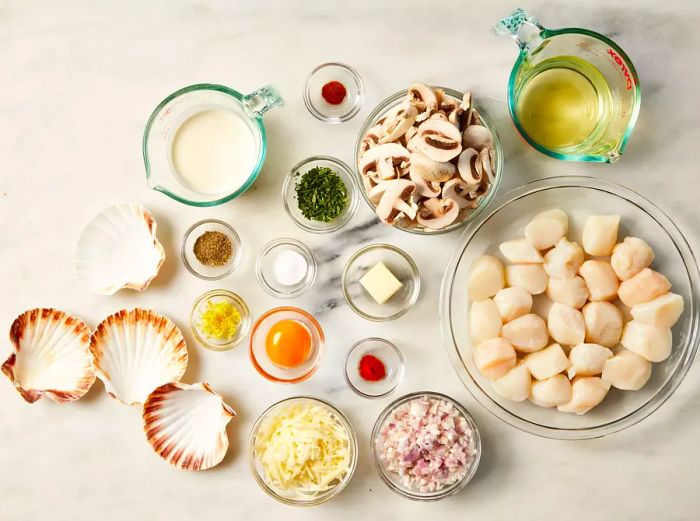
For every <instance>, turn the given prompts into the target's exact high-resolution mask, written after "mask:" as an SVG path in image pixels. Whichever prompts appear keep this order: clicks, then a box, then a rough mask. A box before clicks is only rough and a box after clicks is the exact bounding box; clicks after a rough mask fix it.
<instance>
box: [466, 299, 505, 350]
mask: <svg viewBox="0 0 700 521" xmlns="http://www.w3.org/2000/svg"><path fill="white" fill-rule="evenodd" d="M500 334H501V315H500V314H499V313H498V308H497V307H496V304H495V303H494V302H493V300H491V299H490V298H487V299H484V300H477V301H476V302H472V306H471V308H469V337H470V338H471V341H472V342H474V343H475V344H478V343H480V342H483V341H484V340H489V339H491V338H496V337H497V336H499V335H500Z"/></svg>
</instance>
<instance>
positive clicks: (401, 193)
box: [355, 83, 503, 235]
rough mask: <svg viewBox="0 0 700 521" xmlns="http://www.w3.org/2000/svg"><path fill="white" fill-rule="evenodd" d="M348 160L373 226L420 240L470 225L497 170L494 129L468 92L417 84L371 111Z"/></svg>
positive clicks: (493, 187) (492, 189) (491, 190)
mask: <svg viewBox="0 0 700 521" xmlns="http://www.w3.org/2000/svg"><path fill="white" fill-rule="evenodd" d="M355 158H356V160H355V167H356V172H357V175H358V180H359V184H360V186H362V187H363V189H362V190H361V192H362V194H363V196H364V198H365V200H366V201H367V204H369V205H370V207H371V208H372V209H373V210H374V211H375V212H376V214H377V217H379V220H380V221H382V222H384V223H386V224H389V225H392V226H395V227H396V228H399V229H401V230H404V231H407V232H410V233H416V234H424V235H429V234H436V233H445V232H450V231H452V230H455V229H457V228H459V227H461V226H463V225H464V224H465V223H467V222H469V221H470V220H472V219H474V218H475V217H476V216H477V215H478V214H479V213H480V212H481V211H482V210H483V209H484V208H485V207H486V206H487V205H488V203H489V201H491V199H492V198H493V196H494V194H495V193H496V191H497V189H498V185H499V184H500V182H501V177H502V171H503V151H502V148H501V142H500V140H499V138H498V134H497V132H496V127H495V125H494V124H493V122H492V121H491V119H490V118H489V117H488V115H487V114H486V113H485V112H484V111H483V110H482V109H480V108H478V106H477V105H476V104H475V103H474V102H473V100H472V96H471V94H470V93H469V92H465V93H462V92H458V91H456V90H452V89H447V88H444V87H431V86H428V85H424V84H422V83H415V84H413V85H411V86H410V87H409V89H408V90H404V91H401V92H397V93H396V94H394V95H392V96H390V97H388V98H387V99H386V100H384V101H383V102H382V103H380V104H379V105H378V106H377V108H376V109H374V111H373V112H372V113H371V114H370V115H369V116H368V117H367V120H366V121H365V123H364V125H363V127H362V130H361V131H360V134H359V136H358V139H357V143H356V145H355Z"/></svg>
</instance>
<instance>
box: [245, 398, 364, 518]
mask: <svg viewBox="0 0 700 521" xmlns="http://www.w3.org/2000/svg"><path fill="white" fill-rule="evenodd" d="M249 445H250V450H249V458H250V468H251V472H252V474H253V477H254V478H255V480H256V481H257V482H258V485H260V487H261V488H262V489H263V490H264V491H265V492H267V493H268V494H269V495H270V496H271V497H273V498H274V499H276V500H277V501H280V502H281V503H285V504H287V505H292V506H314V505H320V504H321V503H324V502H326V501H328V500H329V499H331V498H332V497H334V496H336V495H338V494H339V493H340V492H341V491H342V490H343V489H344V488H345V486H346V485H347V484H348V483H349V482H350V479H351V478H352V475H353V473H354V472H355V467H356V466H357V436H356V434H355V430H354V429H353V427H352V425H351V424H350V422H349V421H348V419H347V418H346V417H345V416H344V415H343V413H341V412H340V411H339V410H338V409H336V408H335V407H334V406H332V405H331V404H330V403H328V402H326V401H324V400H321V399H318V398H313V397H309V396H299V397H294V398H287V399H285V400H282V401H280V402H277V403H276V404H274V405H272V406H271V407H270V408H268V409H267V410H266V411H265V412H263V413H262V414H261V415H260V417H259V418H258V420H257V421H256V422H255V425H254V426H253V430H252V431H251V434H250V444H249Z"/></svg>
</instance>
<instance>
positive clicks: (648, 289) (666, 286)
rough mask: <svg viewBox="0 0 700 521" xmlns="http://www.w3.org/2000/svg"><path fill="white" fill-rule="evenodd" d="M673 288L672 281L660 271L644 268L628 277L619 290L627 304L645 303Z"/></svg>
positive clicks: (624, 302) (621, 298) (622, 299)
mask: <svg viewBox="0 0 700 521" xmlns="http://www.w3.org/2000/svg"><path fill="white" fill-rule="evenodd" d="M670 289H671V283H670V282H669V280H668V279H667V278H666V277H665V276H663V275H662V274H661V273H659V272H658V271H654V270H652V269H649V268H644V269H643V270H642V271H640V272H639V273H637V274H636V275H635V276H634V277H632V278H631V279H627V280H626V281H624V282H623V283H622V284H620V288H619V289H618V290H617V294H618V296H619V297H620V300H621V301H622V303H623V304H624V305H625V306H629V307H633V306H636V305H637V304H645V303H647V302H650V301H652V300H654V299H655V298H656V297H660V296H661V295H663V294H664V293H666V292H668V290H670Z"/></svg>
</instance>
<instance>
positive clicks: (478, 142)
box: [462, 124, 493, 151]
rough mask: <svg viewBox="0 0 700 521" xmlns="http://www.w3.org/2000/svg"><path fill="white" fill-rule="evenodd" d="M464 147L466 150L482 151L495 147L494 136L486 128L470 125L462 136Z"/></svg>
mask: <svg viewBox="0 0 700 521" xmlns="http://www.w3.org/2000/svg"><path fill="white" fill-rule="evenodd" d="M462 146H463V147H464V148H467V147H469V148H475V149H476V150H479V151H481V150H482V149H484V148H491V147H493V135H492V134H491V131H490V130H489V129H487V128H486V127H482V126H480V125H474V124H472V125H469V126H468V127H467V128H465V129H464V133H463V134H462Z"/></svg>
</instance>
